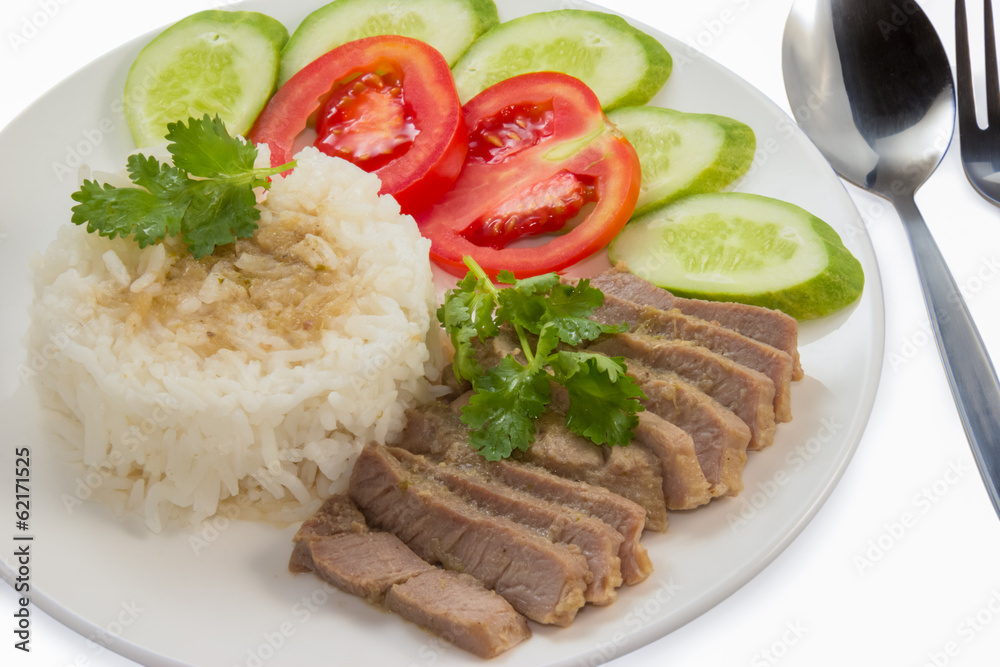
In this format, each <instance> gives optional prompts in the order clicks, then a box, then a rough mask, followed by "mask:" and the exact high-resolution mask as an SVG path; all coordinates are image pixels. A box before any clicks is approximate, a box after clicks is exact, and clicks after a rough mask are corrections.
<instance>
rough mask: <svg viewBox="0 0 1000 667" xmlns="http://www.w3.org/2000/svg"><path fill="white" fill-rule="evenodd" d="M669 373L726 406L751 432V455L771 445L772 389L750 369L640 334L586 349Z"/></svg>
mask: <svg viewBox="0 0 1000 667" xmlns="http://www.w3.org/2000/svg"><path fill="white" fill-rule="evenodd" d="M589 349H590V350H591V351H593V352H601V353H602V354H607V355H610V356H623V357H627V358H628V359H635V360H636V361H639V362H642V363H644V364H646V365H647V366H650V367H651V368H659V369H663V370H668V371H673V372H674V373H676V374H677V375H679V376H680V377H681V378H683V379H684V380H686V381H687V382H689V383H691V384H693V385H694V386H696V387H698V388H699V389H701V390H702V391H703V392H705V393H706V394H708V395H709V396H711V397H712V398H714V399H715V400H716V401H718V402H719V403H721V404H722V405H724V406H726V407H727V408H729V409H730V410H732V411H733V412H734V413H736V416H737V417H739V418H740V419H742V420H743V421H744V422H745V423H746V425H747V426H749V427H750V444H749V446H748V447H749V449H763V448H764V447H767V446H769V445H770V444H771V443H772V442H774V426H775V424H774V383H773V382H771V380H770V378H768V377H767V376H765V375H764V374H762V373H759V372H757V371H755V370H753V369H750V368H747V367H746V366H743V365H741V364H737V363H736V362H734V361H732V360H731V359H726V358H725V357H723V356H722V355H720V354H716V353H715V352H712V351H711V350H709V349H706V348H704V347H701V346H700V345H695V344H693V343H689V342H687V341H678V340H667V339H664V338H661V337H654V336H644V335H640V334H630V333H624V334H615V335H613V336H605V337H602V338H601V339H600V340H598V341H597V342H596V343H594V344H592V345H591V346H590V348H589Z"/></svg>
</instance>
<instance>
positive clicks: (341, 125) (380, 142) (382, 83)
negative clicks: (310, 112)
mask: <svg viewBox="0 0 1000 667" xmlns="http://www.w3.org/2000/svg"><path fill="white" fill-rule="evenodd" d="M386 69H387V70H388V71H385V72H384V73H381V74H380V73H379V72H364V73H361V74H360V75H358V76H354V77H351V78H350V79H349V80H347V81H343V82H341V83H338V84H337V85H335V86H334V87H333V88H332V89H331V91H330V97H329V98H328V99H327V101H326V103H325V104H324V105H323V106H322V108H321V109H320V112H319V117H318V118H317V120H316V134H317V137H316V141H315V142H314V143H313V145H314V146H316V148H318V149H320V150H321V151H323V152H324V153H326V154H327V155H332V156H334V157H340V158H344V159H345V160H348V161H349V162H352V163H354V164H356V165H358V166H359V167H361V168H362V169H364V170H365V171H375V170H376V169H381V168H382V167H384V166H385V165H386V164H388V163H389V162H392V161H393V160H395V159H397V158H399V157H401V156H402V155H403V154H405V153H406V151H407V150H408V149H409V148H410V146H412V145H413V140H414V138H415V137H416V136H417V134H418V133H419V130H418V129H417V126H416V123H415V121H414V116H413V107H412V105H409V104H407V103H406V100H405V97H404V94H403V77H402V75H401V74H400V73H399V72H397V71H392V69H389V68H388V67H387V68H386Z"/></svg>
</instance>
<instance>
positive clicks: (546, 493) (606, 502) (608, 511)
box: [483, 461, 653, 585]
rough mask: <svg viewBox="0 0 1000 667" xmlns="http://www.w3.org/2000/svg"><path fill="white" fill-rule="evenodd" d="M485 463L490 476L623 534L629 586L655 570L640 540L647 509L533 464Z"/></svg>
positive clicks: (622, 552)
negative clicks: (594, 519) (561, 505)
mask: <svg viewBox="0 0 1000 667" xmlns="http://www.w3.org/2000/svg"><path fill="white" fill-rule="evenodd" d="M483 463H484V464H485V465H484V467H485V468H486V469H487V471H488V472H489V473H490V474H491V475H493V476H495V477H496V478H497V479H499V480H501V481H503V482H504V483H505V484H509V485H510V486H513V487H515V488H518V489H521V490H523V491H526V492H528V493H531V494H533V495H535V496H538V497H539V498H544V499H545V500H548V501H551V502H554V503H562V504H563V505H566V506H568V507H573V508H575V509H578V510H580V511H581V512H585V513H587V514H590V515H591V516H594V517H597V518H598V519H600V520H601V521H603V522H604V523H606V524H608V525H609V526H611V527H612V528H614V529H615V530H617V531H618V532H619V533H621V535H622V538H623V540H622V545H621V547H620V549H619V551H618V555H619V557H620V558H621V568H622V578H623V579H624V581H625V583H626V584H629V585H634V584H637V583H639V582H641V581H645V580H646V578H647V577H648V576H649V575H650V573H651V572H652V571H653V563H652V561H651V560H649V554H648V553H647V552H646V547H644V546H643V545H642V543H641V542H640V541H639V540H640V538H641V537H642V529H643V526H644V524H645V521H646V510H645V509H644V508H643V507H642V505H639V504H637V503H634V502H632V501H631V500H629V499H628V498H624V497H622V496H619V495H618V494H617V493H613V492H611V491H608V490H607V489H605V488H604V487H601V486H594V485H593V484H587V483H586V482H578V481H576V480H572V479H567V478H565V477H560V476H559V475H555V474H553V473H551V472H549V471H548V470H545V469H544V468H540V467H538V466H536V465H532V464H530V463H518V462H516V461H495V462H491V461H484V462H483Z"/></svg>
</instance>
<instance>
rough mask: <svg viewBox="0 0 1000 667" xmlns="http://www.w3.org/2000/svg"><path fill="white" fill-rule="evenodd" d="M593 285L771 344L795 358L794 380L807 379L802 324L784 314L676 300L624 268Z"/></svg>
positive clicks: (723, 303)
mask: <svg viewBox="0 0 1000 667" xmlns="http://www.w3.org/2000/svg"><path fill="white" fill-rule="evenodd" d="M590 284H591V285H593V286H594V287H596V288H598V289H600V290H601V291H602V292H604V294H605V295H609V294H610V295H614V296H617V297H620V298H622V299H626V300H628V301H634V302H635V303H641V304H645V305H647V306H652V307H653V308H659V309H660V310H670V309H671V308H676V309H678V310H679V311H681V312H682V313H684V314H686V315H694V316H695V317H700V318H701V319H703V320H708V321H709V322H718V323H719V324H720V325H722V326H724V327H726V328H727V329H732V330H733V331H736V332H738V333H741V334H743V335H744V336H747V337H749V338H753V339H754V340H759V341H760V342H762V343H767V344H768V345H770V346H772V347H776V348H778V349H779V350H783V351H785V352H787V353H788V354H789V356H791V358H792V379H793V380H801V379H802V377H803V374H802V366H801V364H800V362H799V349H798V337H799V325H798V322H797V321H796V320H795V318H793V317H791V316H789V315H786V314H785V313H783V312H781V311H780V310H772V309H770V308H762V307H760V306H748V305H746V304H743V303H732V302H728V301H704V300H702V299H685V298H682V297H678V296H674V295H673V294H671V293H670V292H668V291H667V290H665V289H662V288H660V287H657V286H656V285H654V284H653V283H651V282H649V281H647V280H644V279H642V278H640V277H639V276H637V275H635V274H632V273H629V272H628V271H626V270H624V269H623V268H621V267H619V268H615V269H611V270H609V271H606V272H604V273H602V274H601V275H599V276H595V277H594V278H592V279H591V280H590Z"/></svg>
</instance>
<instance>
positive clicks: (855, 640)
mask: <svg viewBox="0 0 1000 667" xmlns="http://www.w3.org/2000/svg"><path fill="white" fill-rule="evenodd" d="M276 1H280V0H276ZM224 4H227V3H225V2H208V1H206V0H171V2H155V3H154V2H142V3H140V2H135V1H132V2H128V1H126V0H5V1H4V4H3V8H2V9H0V37H2V43H0V73H2V76H3V79H2V87H0V127H3V126H5V125H6V124H7V123H9V122H10V121H11V120H12V119H13V118H14V117H15V116H16V115H18V114H19V113H21V112H22V111H23V110H24V109H26V108H27V107H28V106H29V105H30V104H31V103H32V102H33V100H35V99H36V98H37V97H39V96H40V95H41V94H42V93H44V92H45V91H46V90H48V89H49V88H51V87H52V86H54V85H55V84H57V83H59V82H60V81H61V80H62V79H64V78H66V77H68V76H70V75H72V73H73V72H74V71H76V70H77V69H79V68H80V67H82V66H84V65H86V64H87V63H88V62H90V61H91V60H93V59H95V58H97V57H98V56H100V55H102V54H103V53H105V52H107V51H110V50H111V49H113V48H115V47H116V46H118V45H119V44H121V43H123V42H126V41H128V40H130V39H133V38H134V37H136V36H139V35H141V34H143V33H145V32H147V31H150V30H153V29H155V28H158V27H160V26H163V25H164V24H167V23H169V22H171V21H174V20H177V19H179V18H181V17H183V16H185V15H187V14H189V13H192V12H194V11H197V10H200V9H205V8H209V7H219V6H221V5H224ZM319 4H320V2H319V0H317V5H319ZM604 4H606V5H607V6H608V7H609V8H611V9H614V10H616V11H619V12H621V13H623V14H625V15H628V16H631V17H633V18H635V19H637V20H639V21H642V22H644V23H647V24H649V25H652V26H654V27H656V28H658V29H660V30H662V31H663V32H666V33H668V34H671V35H673V36H674V37H676V38H678V39H680V40H681V41H683V42H686V43H688V44H690V45H691V46H692V47H694V48H697V49H698V50H699V51H702V52H704V53H706V54H707V55H708V56H710V57H712V58H714V59H715V60H717V61H719V62H721V63H722V64H723V65H725V66H726V67H728V68H729V69H731V70H733V71H734V72H736V73H737V74H739V75H740V76H742V77H743V78H745V79H747V80H748V81H749V82H750V83H751V84H753V85H754V86H756V87H757V88H758V89H760V90H761V91H763V92H764V94H766V95H767V96H769V97H770V98H771V99H772V100H774V101H775V102H776V103H777V104H778V105H779V106H781V107H782V108H783V109H785V110H786V111H789V108H788V102H787V99H786V97H785V93H784V86H783V83H782V79H781V33H782V29H783V27H784V22H785V17H786V16H787V14H788V10H789V7H790V6H791V0H701V1H700V2H697V3H695V2H681V1H680V0H658V1H657V2H653V1H651V0H646V1H643V0H622V1H614V0H605V2H604ZM907 4H909V3H908V2H902V1H901V2H900V3H899V5H900V7H904V6H905V5H907ZM922 4H923V8H924V10H925V11H926V12H927V13H928V14H929V15H930V16H931V18H932V20H933V21H934V23H935V25H936V26H937V28H938V31H939V33H940V34H941V37H942V39H943V40H944V43H945V47H946V49H947V50H948V51H949V53H952V54H953V53H954V48H953V26H954V17H953V7H952V3H950V2H943V1H942V0H933V1H932V0H927V1H925V2H924V3H922ZM970 5H972V7H971V9H972V10H973V11H974V13H976V14H977V15H978V13H979V11H980V10H979V3H978V2H977V1H976V0H971V2H970ZM977 19H978V16H974V17H972V21H973V23H974V24H976V23H979V21H978V20H977ZM290 27H291V28H294V26H290ZM980 41H981V39H980ZM980 51H981V49H980V48H978V47H977V46H976V42H975V41H974V46H973V52H974V53H979V52H980ZM977 67H978V63H977ZM979 69H980V70H981V67H979ZM65 113H66V114H67V117H70V116H71V115H72V113H73V110H72V109H66V110H65ZM953 148H954V149H957V140H956V143H955V145H954V146H953ZM0 159H12V156H0ZM3 187H4V186H3V184H0V196H2V193H3V190H2V188H3ZM847 188H848V190H849V192H850V193H851V196H852V197H853V198H854V200H855V202H856V204H857V206H858V209H859V211H860V212H861V215H862V218H863V219H864V221H865V223H866V225H867V227H868V230H869V233H870V234H871V237H872V240H873V243H874V246H875V250H876V253H877V256H878V260H879V265H880V272H881V276H882V281H883V285H884V290H885V303H886V360H885V363H884V367H883V374H882V382H881V386H880V389H879V394H878V398H877V400H876V403H875V407H874V412H873V416H872V419H871V421H870V423H869V426H868V429H867V431H866V433H865V436H864V438H863V439H862V441H861V444H860V447H859V448H858V451H857V454H856V455H855V457H854V460H853V462H852V463H851V465H850V467H849V468H848V470H847V472H846V474H845V475H844V477H843V479H842V481H841V482H840V484H839V486H838V487H837V489H836V490H835V491H834V493H833V495H832V496H831V498H830V499H829V501H828V502H827V503H826V505H825V506H824V507H823V508H822V509H821V510H820V512H819V514H818V515H817V516H816V518H815V519H814V520H813V521H812V523H811V524H810V525H809V526H808V527H807V528H806V529H805V531H804V532H803V533H802V534H801V535H800V536H799V538H798V539H797V540H796V541H795V542H794V543H793V544H792V545H791V546H790V547H789V548H788V549H787V550H786V551H785V552H784V553H783V554H782V555H780V556H779V557H778V558H777V559H776V560H775V561H774V562H773V563H772V564H771V565H770V566H768V567H767V568H766V569H765V570H764V571H763V572H762V573H761V574H760V575H758V576H757V577H756V578H755V579H753V580H752V581H751V582H750V583H748V584H747V585H746V586H744V587H743V588H742V589H741V590H739V591H738V592H737V593H735V594H734V595H733V596H732V597H730V598H729V599H728V600H726V601H725V602H723V603H722V604H720V605H719V606H717V607H716V608H714V609H713V610H711V611H709V612H708V613H706V614H704V615H703V616H701V617H700V618H698V619H696V620H695V621H693V622H691V623H690V624H688V625H687V626H685V627H683V628H681V629H680V630H677V631H676V632H674V633H672V634H671V635H669V636H667V637H665V638H663V639H662V640H660V641H658V642H656V643H654V644H652V645H650V646H647V647H646V648H644V649H642V650H639V651H637V652H635V653H632V654H629V655H626V656H615V655H611V656H609V657H612V658H616V659H615V660H614V661H613V663H612V664H613V665H615V666H616V667H639V666H640V665H641V666H645V665H660V664H676V665H685V666H687V667H698V666H720V665H750V666H751V667H758V666H765V665H777V664H781V665H789V666H794V665H810V666H813V667H816V666H825V665H909V666H913V667H923V666H924V665H933V666H935V667H942V666H943V665H959V666H962V667H980V666H983V665H995V664H997V657H998V656H1000V520H998V518H997V516H996V514H995V513H994V511H993V508H992V507H991V505H990V504H989V501H988V499H987V497H986V493H985V491H984V490H983V488H982V484H981V482H980V479H979V476H978V473H977V471H976V469H975V466H974V464H973V461H972V457H971V454H970V453H969V448H968V445H967V442H966V440H965V436H964V434H963V432H962V428H961V425H960V423H959V421H958V417H957V414H956V411H955V409H954V406H953V403H952V401H951V396H950V393H949V390H948V387H947V384H946V382H945V379H944V374H943V371H942V370H941V366H940V362H939V359H938V357H937V353H936V350H935V348H934V345H933V342H932V340H931V338H930V336H929V334H928V325H927V316H926V314H925V311H924V306H923V302H922V300H921V297H920V293H919V287H918V284H917V280H916V275H915V272H914V268H913V263H912V260H911V257H910V254H909V248H908V245H907V242H906V238H905V235H904V232H903V230H902V227H901V226H900V223H899V220H898V218H897V216H896V215H895V213H894V212H893V211H892V209H891V208H889V206H888V205H887V204H886V203H884V202H883V201H882V200H880V199H878V198H876V197H874V196H871V195H868V194H866V193H863V192H861V191H859V190H857V189H855V188H853V187H852V186H847ZM918 204H919V205H920V207H921V210H922V211H923V213H924V216H925V218H926V219H927V220H928V223H929V225H930V227H931V229H932V232H933V233H934V235H935V238H936V239H937V240H938V243H939V245H940V246H941V247H942V250H943V252H944V254H945V256H946V258H947V259H948V262H949V265H950V266H951V269H952V272H953V273H954V274H955V277H956V280H957V282H958V284H959V285H960V286H961V287H962V288H963V291H964V292H965V295H966V299H967V301H968V304H969V307H970V309H971V311H972V312H973V315H974V317H975V318H976V320H977V322H978V323H979V326H980V331H981V333H982V335H983V338H984V339H985V340H986V342H987V345H988V346H989V347H990V349H991V351H992V352H993V354H994V355H995V356H997V355H1000V308H998V307H997V305H998V302H1000V210H997V209H996V208H994V207H992V206H991V205H989V204H988V203H987V202H985V201H984V200H982V199H981V198H980V197H979V196H978V195H976V194H975V192H974V191H973V190H972V189H971V187H970V186H969V185H968V183H967V181H966V180H965V177H964V174H963V173H962V169H961V165H960V162H959V156H958V152H957V150H952V151H950V152H949V154H948V155H947V156H946V158H945V160H944V163H943V164H942V165H941V167H940V168H939V169H938V171H937V172H936V173H935V175H934V176H933V177H932V178H931V180H930V181H929V182H928V184H927V185H926V186H925V187H924V188H923V189H922V190H921V191H920V193H919V196H918ZM5 444H6V443H5ZM12 493H13V490H8V489H4V490H0V498H2V497H8V495H9V494H12ZM0 502H3V501H0ZM66 558H67V566H70V567H71V566H72V554H71V553H67V554H66ZM81 576H82V577H85V576H86V574H85V573H81ZM15 606H16V602H15V595H14V593H13V591H12V590H11V589H10V588H9V587H7V586H0V664H3V665H32V666H34V665H48V666H53V667H62V666H64V665H81V666H82V665H108V666H112V667H122V666H126V665H133V664H134V663H132V662H131V661H129V660H126V659H124V658H121V657H119V656H117V655H114V654H111V653H109V652H108V651H105V650H102V649H100V648H99V647H98V646H97V645H95V644H93V643H92V642H88V641H87V639H86V638H83V637H80V636H78V635H76V634H75V633H73V632H72V631H70V630H68V629H66V628H64V627H63V626H62V625H60V624H59V623H57V622H56V621H53V620H52V619H50V618H48V617H47V616H46V615H45V614H44V613H42V612H40V611H38V610H34V609H33V616H32V619H33V624H32V641H31V647H32V652H31V653H30V654H28V655H25V654H23V653H22V652H20V651H16V650H14V649H13V648H12V645H13V643H14V638H13V636H12V633H11V630H9V629H8V628H13V619H12V616H11V614H12V612H13V610H14V609H15ZM5 619H6V620H5ZM192 631H197V632H210V631H211V630H210V628H201V629H194V628H192ZM178 640H179V641H183V638H180V637H179V638H178ZM327 655H330V654H329V653H328V654H327ZM331 662H332V663H336V664H340V662H341V661H338V660H337V658H332V659H331ZM342 662H343V664H349V663H350V660H349V659H345V660H343V661H342Z"/></svg>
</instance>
